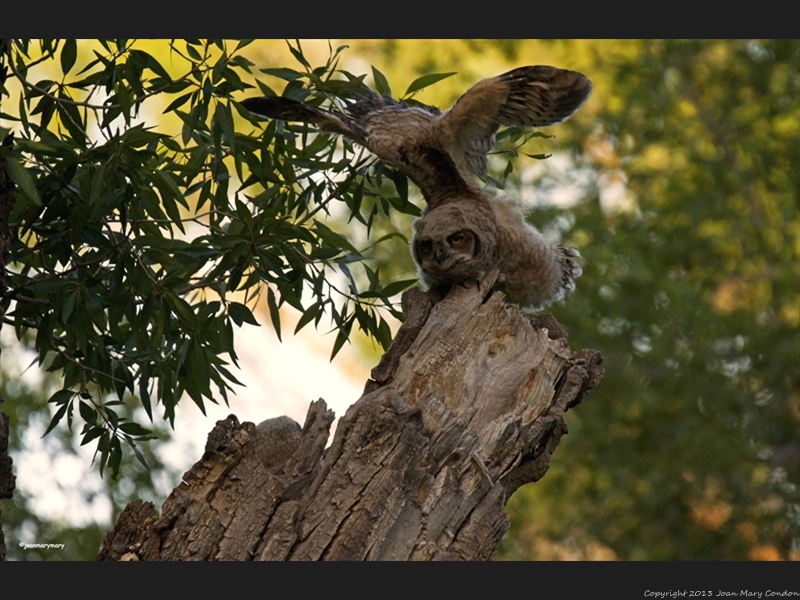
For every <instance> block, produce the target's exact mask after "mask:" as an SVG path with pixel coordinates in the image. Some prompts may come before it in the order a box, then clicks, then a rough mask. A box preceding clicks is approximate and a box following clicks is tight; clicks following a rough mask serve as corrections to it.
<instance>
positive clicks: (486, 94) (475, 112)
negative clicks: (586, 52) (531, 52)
mask: <svg viewBox="0 0 800 600" xmlns="http://www.w3.org/2000/svg"><path fill="white" fill-rule="evenodd" d="M591 92H592V82H591V81H590V80H589V79H588V78H587V77H586V76H585V75H582V74H581V73H578V72H576V71H568V70H566V69H558V68H556V67H548V66H529V67H519V68H517V69H514V70H512V71H509V72H507V73H503V74H502V75H498V76H496V77H490V78H488V79H483V80H481V81H479V82H478V83H476V84H475V85H474V86H472V87H471V88H469V89H468V90H467V91H466V92H465V93H464V95H463V96H461V98H459V99H458V101H457V102H456V103H455V104H454V105H453V107H452V108H451V109H450V110H448V111H447V112H446V113H445V114H444V115H443V116H442V118H441V135H442V137H443V139H444V140H445V143H446V148H447V151H448V152H449V153H450V154H451V156H452V157H453V160H454V161H455V163H456V165H457V166H458V167H459V169H461V170H466V171H470V172H472V173H475V174H476V175H485V174H486V168H487V158H486V155H487V154H488V153H489V151H490V150H491V149H492V147H493V146H494V134H495V133H496V132H497V130H498V128H499V127H500V126H501V125H507V126H508V125H511V126H522V127H544V126H547V125H553V124H554V123H559V122H561V121H564V120H565V119H567V118H568V117H569V116H571V115H572V114H573V113H574V112H575V111H576V110H578V108H579V107H580V106H581V104H583V103H584V102H585V101H586V99H587V98H588V97H589V95H590V94H591Z"/></svg>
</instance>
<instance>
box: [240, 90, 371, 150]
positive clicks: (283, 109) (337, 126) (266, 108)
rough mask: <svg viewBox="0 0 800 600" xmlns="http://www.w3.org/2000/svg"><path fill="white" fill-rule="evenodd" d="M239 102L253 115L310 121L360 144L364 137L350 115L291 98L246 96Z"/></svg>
mask: <svg viewBox="0 0 800 600" xmlns="http://www.w3.org/2000/svg"><path fill="white" fill-rule="evenodd" d="M241 104H242V106H244V107H245V108H246V109H247V110H249V111H250V112H251V113H253V114H255V115H259V116H262V117H267V118H269V119H281V120H283V121H300V122H301V123H312V124H314V125H316V126H317V127H319V128H320V129H321V130H322V131H327V132H330V133H338V134H341V135H345V136H347V137H349V138H350V139H352V140H354V141H356V142H360V143H362V144H363V143H364V138H365V137H366V134H365V132H364V130H363V128H362V127H361V126H360V125H359V124H358V123H357V122H356V121H354V120H353V119H351V118H350V117H348V116H346V115H339V114H336V113H332V112H330V111H327V110H323V109H321V108H317V107H316V106H313V105H311V104H307V103H305V102H299V101H297V100H292V99H291V98H284V97H282V96H262V97H258V98H246V99H244V100H242V102H241Z"/></svg>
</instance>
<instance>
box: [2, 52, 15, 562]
mask: <svg viewBox="0 0 800 600" xmlns="http://www.w3.org/2000/svg"><path fill="white" fill-rule="evenodd" d="M5 45H6V42H5V41H0V87H2V85H3V84H4V83H5V81H6V66H5V64H4V61H5ZM12 141H13V138H12V137H11V135H10V134H9V135H7V136H6V137H5V138H4V139H3V140H2V145H3V149H4V150H7V149H10V147H11V144H12ZM16 199H17V196H16V189H15V186H14V183H13V182H12V181H11V178H10V177H9V176H8V171H7V169H6V161H5V158H3V155H2V154H0V264H1V265H2V268H0V326H2V323H3V318H4V317H5V314H6V310H7V309H8V301H7V300H6V291H7V289H8V285H7V283H6V263H7V262H8V257H9V256H10V255H11V233H10V231H9V229H8V217H9V215H10V214H11V209H12V208H13V206H14V203H15V202H16ZM0 352H2V350H1V349H0ZM3 401H4V399H3V393H2V391H0V499H6V498H11V496H12V495H13V493H14V488H15V487H16V479H15V477H14V473H13V471H12V461H11V457H10V456H9V455H8V416H7V415H6V414H4V413H3V412H2V407H3ZM0 517H2V513H0ZM5 558H6V545H5V536H4V535H3V525H2V518H0V560H5Z"/></svg>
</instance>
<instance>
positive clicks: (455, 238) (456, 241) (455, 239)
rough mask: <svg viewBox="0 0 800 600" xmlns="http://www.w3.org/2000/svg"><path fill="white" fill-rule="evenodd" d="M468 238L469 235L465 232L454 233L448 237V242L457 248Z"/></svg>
mask: <svg viewBox="0 0 800 600" xmlns="http://www.w3.org/2000/svg"><path fill="white" fill-rule="evenodd" d="M466 239H467V236H465V235H464V234H463V233H454V234H453V235H451V236H450V237H449V238H447V242H448V243H449V244H450V245H451V246H452V247H453V248H457V247H458V246H460V245H461V244H463V243H464V241H465V240H466Z"/></svg>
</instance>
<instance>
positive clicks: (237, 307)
mask: <svg viewBox="0 0 800 600" xmlns="http://www.w3.org/2000/svg"><path fill="white" fill-rule="evenodd" d="M228 315H230V317H231V319H233V322H234V323H236V325H237V326H239V327H241V326H242V323H249V324H250V325H255V326H256V327H260V325H259V323H258V321H256V318H255V317H254V316H253V313H252V312H250V309H249V308H247V307H246V306H245V305H244V304H240V303H239V302H229V303H228Z"/></svg>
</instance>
